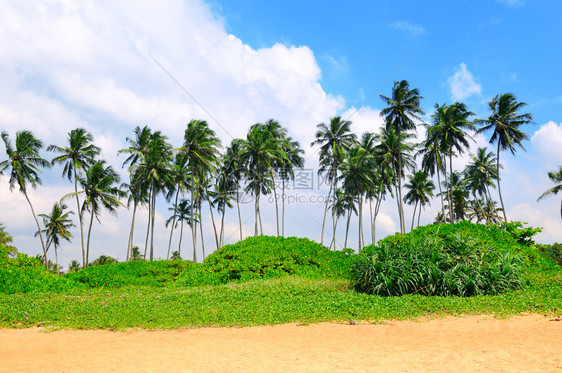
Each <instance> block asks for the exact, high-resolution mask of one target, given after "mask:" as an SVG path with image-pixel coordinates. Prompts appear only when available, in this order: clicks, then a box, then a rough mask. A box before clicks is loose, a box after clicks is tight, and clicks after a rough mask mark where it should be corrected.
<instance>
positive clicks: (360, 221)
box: [357, 194, 363, 252]
mask: <svg viewBox="0 0 562 373" xmlns="http://www.w3.org/2000/svg"><path fill="white" fill-rule="evenodd" d="M358 212H359V219H358V220H359V232H358V236H357V239H358V241H357V246H358V247H357V251H359V252H361V248H362V247H363V246H362V245H361V241H362V240H361V225H363V221H362V216H363V195H362V194H361V195H360V196H359V211H358Z"/></svg>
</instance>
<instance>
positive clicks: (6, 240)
mask: <svg viewBox="0 0 562 373" xmlns="http://www.w3.org/2000/svg"><path fill="white" fill-rule="evenodd" d="M13 241H14V239H13V238H12V236H10V234H9V233H8V232H6V227H5V226H4V224H2V223H0V246H1V247H3V248H4V249H7V251H5V252H6V254H7V255H8V257H10V256H16V254H17V253H18V249H16V248H15V247H14V246H12V245H10V244H11V243H12V242H13Z"/></svg>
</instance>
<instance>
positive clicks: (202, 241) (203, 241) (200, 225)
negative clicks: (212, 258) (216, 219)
mask: <svg viewBox="0 0 562 373" xmlns="http://www.w3.org/2000/svg"><path fill="white" fill-rule="evenodd" d="M197 205H199V216H201V217H200V218H199V220H200V221H199V232H201V250H202V252H203V255H202V256H201V260H202V261H203V260H205V237H203V211H202V203H201V199H199V200H198V201H197Z"/></svg>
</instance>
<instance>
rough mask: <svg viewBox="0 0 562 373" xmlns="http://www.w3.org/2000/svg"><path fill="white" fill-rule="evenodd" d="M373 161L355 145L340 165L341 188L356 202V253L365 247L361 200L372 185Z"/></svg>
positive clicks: (364, 151) (359, 146) (369, 155)
mask: <svg viewBox="0 0 562 373" xmlns="http://www.w3.org/2000/svg"><path fill="white" fill-rule="evenodd" d="M374 163H375V159H374V157H373V156H372V155H371V154H369V153H368V152H367V151H366V150H365V149H364V148H363V147H362V146H361V145H359V144H356V145H354V146H352V147H351V148H350V149H349V152H348V154H347V156H346V158H345V159H344V161H343V162H342V164H341V179H342V180H343V188H344V190H345V191H346V192H347V193H350V194H352V195H354V196H355V197H356V199H357V202H358V209H357V210H358V217H359V233H358V251H361V248H362V247H363V246H365V239H364V237H363V198H364V195H365V192H366V191H367V190H368V189H369V188H370V187H371V185H372V184H373V183H374V180H373V178H372V172H371V171H372V170H373V168H374Z"/></svg>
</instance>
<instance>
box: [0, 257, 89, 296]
mask: <svg viewBox="0 0 562 373" xmlns="http://www.w3.org/2000/svg"><path fill="white" fill-rule="evenodd" d="M77 287H80V284H77V283H75V282H74V281H72V280H68V279H66V278H63V277H61V276H57V275H56V274H53V273H51V272H49V271H48V270H47V269H46V268H45V266H44V265H43V263H42V262H41V261H40V260H39V259H37V258H33V257H30V256H27V255H26V254H20V253H18V254H17V255H16V257H15V258H8V255H7V248H5V247H2V246H0V293H4V294H14V293H30V292H36V293H45V292H49V291H53V292H59V291H69V290H71V289H74V288H77Z"/></svg>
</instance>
